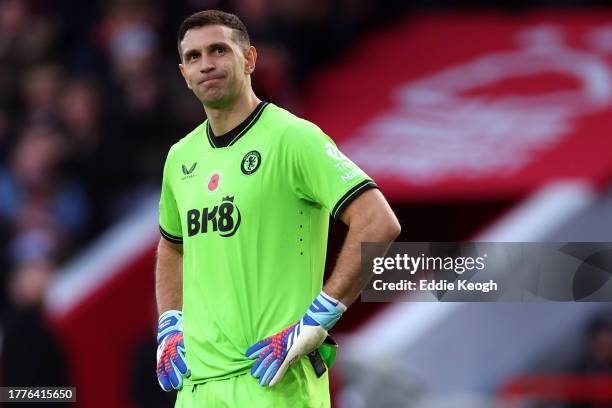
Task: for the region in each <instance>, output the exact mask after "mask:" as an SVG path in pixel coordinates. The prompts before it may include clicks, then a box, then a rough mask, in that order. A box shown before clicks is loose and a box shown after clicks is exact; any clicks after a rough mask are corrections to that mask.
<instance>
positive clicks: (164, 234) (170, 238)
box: [159, 225, 183, 244]
mask: <svg viewBox="0 0 612 408" xmlns="http://www.w3.org/2000/svg"><path fill="white" fill-rule="evenodd" d="M159 232H160V233H161V234H162V237H164V238H166V239H167V240H168V241H170V242H172V243H173V244H182V243H183V238H182V237H177V236H176V235H172V234H169V233H167V232H166V231H165V230H164V229H163V228H162V226H161V225H160V226H159Z"/></svg>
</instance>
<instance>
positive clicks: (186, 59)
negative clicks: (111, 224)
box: [156, 10, 400, 408]
mask: <svg viewBox="0 0 612 408" xmlns="http://www.w3.org/2000/svg"><path fill="white" fill-rule="evenodd" d="M178 49H179V54H180V64H179V69H180V72H181V74H182V75H183V78H184V79H185V82H186V84H187V87H188V88H189V89H190V90H191V91H192V92H193V93H194V94H195V96H196V97H197V98H198V100H199V101H200V102H201V103H202V106H203V109H204V111H205V113H206V117H207V119H206V120H205V121H204V122H203V123H202V124H201V125H199V126H198V127H196V128H195V129H194V130H193V131H192V132H191V133H189V134H188V135H186V136H185V137H184V138H182V139H181V140H180V141H178V142H177V143H176V144H174V145H173V146H172V148H171V149H170V151H169V153H168V157H167V159H166V162H165V165H164V171H163V181H162V191H161V198H160V219H159V223H160V231H161V235H162V238H161V239H160V241H159V246H158V258H157V266H156V297H157V303H158V309H159V312H160V319H159V330H158V342H159V347H158V353H157V361H158V363H157V375H158V379H159V383H160V386H161V387H162V388H163V389H164V390H166V391H169V390H172V389H176V390H179V392H178V395H177V402H176V407H185V408H190V407H208V406H211V407H221V406H224V407H225V406H228V407H243V406H249V407H253V406H254V407H285V406H286V407H289V406H291V407H328V406H329V405H330V398H329V383H328V373H327V370H326V368H327V366H329V365H330V364H331V362H332V360H333V348H331V347H332V346H330V345H328V344H327V341H326V339H327V334H328V332H329V330H330V329H331V328H332V327H333V326H334V324H335V323H336V322H337V321H338V319H339V318H340V317H341V315H342V313H343V312H344V311H345V310H346V308H347V306H349V305H350V304H351V303H352V302H353V301H354V300H355V299H356V298H357V297H358V296H359V293H360V291H361V283H360V278H359V270H360V246H361V242H364V241H370V242H371V241H374V242H390V241H392V240H393V239H395V238H396V237H397V235H398V234H399V230H400V226H399V224H398V222H397V219H396V218H395V216H394V214H393V212H392V210H391V208H390V207H389V205H388V204H387V202H386V201H385V199H384V197H383V195H382V194H381V192H380V191H379V190H378V189H377V186H376V184H375V183H374V182H373V181H372V180H371V179H370V178H369V177H368V176H367V175H366V174H365V173H364V172H363V171H361V170H360V169H359V168H358V167H357V166H356V165H355V164H354V163H353V162H351V161H350V160H349V159H348V158H347V157H346V156H344V155H343V154H342V153H341V152H340V151H339V150H338V149H337V148H336V146H335V144H334V143H333V142H332V140H331V139H330V138H329V137H328V136H326V135H325V134H324V133H323V132H322V131H321V129H319V128H318V127H317V126H315V125H313V124H312V123H310V122H308V121H305V120H303V119H300V118H298V117H296V116H294V115H292V114H291V113H289V112H287V111H286V110H284V109H282V108H280V107H278V106H275V105H274V104H271V103H266V102H263V101H261V100H259V99H258V98H257V96H256V95H255V93H254V92H253V90H252V87H251V75H252V74H253V72H254V70H255V65H256V62H257V51H256V49H255V48H254V47H253V46H251V44H250V41H249V36H248V33H247V30H246V28H245V27H244V25H243V24H242V22H241V21H240V20H239V19H238V18H237V17H236V16H235V15H232V14H228V13H224V12H220V11H215V10H210V11H203V12H199V13H196V14H194V15H192V16H190V17H188V18H187V19H186V20H185V21H183V23H182V24H181V26H180V27H179V31H178ZM330 214H331V215H332V216H333V217H335V218H336V219H339V220H342V222H344V223H345V224H347V225H348V227H349V229H348V234H347V236H346V239H345V242H344V245H343V248H342V250H341V252H340V255H339V257H338V260H337V262H336V265H335V268H334V270H333V272H332V274H331V276H330V277H329V279H328V280H327V282H326V283H325V286H324V287H323V285H322V284H323V270H324V266H325V252H326V245H327V233H328V223H329V216H330Z"/></svg>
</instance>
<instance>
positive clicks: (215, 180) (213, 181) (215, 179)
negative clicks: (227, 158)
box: [208, 173, 219, 191]
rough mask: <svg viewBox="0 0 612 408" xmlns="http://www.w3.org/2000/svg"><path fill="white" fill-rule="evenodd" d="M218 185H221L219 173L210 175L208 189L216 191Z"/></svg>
mask: <svg viewBox="0 0 612 408" xmlns="http://www.w3.org/2000/svg"><path fill="white" fill-rule="evenodd" d="M217 187H219V173H215V174H213V175H212V176H210V181H209V182H208V190H210V191H215V190H216V189H217Z"/></svg>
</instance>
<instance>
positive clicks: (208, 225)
mask: <svg viewBox="0 0 612 408" xmlns="http://www.w3.org/2000/svg"><path fill="white" fill-rule="evenodd" d="M241 219H242V217H241V216H240V210H239V209H238V207H236V205H235V204H234V197H224V198H223V200H222V201H221V204H220V205H215V206H214V207H212V208H208V207H204V208H202V211H200V210H198V209H195V208H194V209H191V210H189V211H187V235H188V236H190V237H192V236H194V235H196V234H198V233H200V234H206V233H208V232H218V233H219V235H220V236H222V237H231V236H232V235H234V234H235V233H236V231H237V230H238V227H240V221H241Z"/></svg>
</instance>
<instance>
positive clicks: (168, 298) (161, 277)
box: [155, 238, 183, 315]
mask: <svg viewBox="0 0 612 408" xmlns="http://www.w3.org/2000/svg"><path fill="white" fill-rule="evenodd" d="M155 297H156V299H157V311H158V312H159V314H160V315H161V314H162V313H164V312H165V311H167V310H181V309H182V308H183V246H182V245H180V244H174V243H172V242H170V241H168V240H167V239H165V238H160V240H159V244H158V246H157V265H156V267H155Z"/></svg>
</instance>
